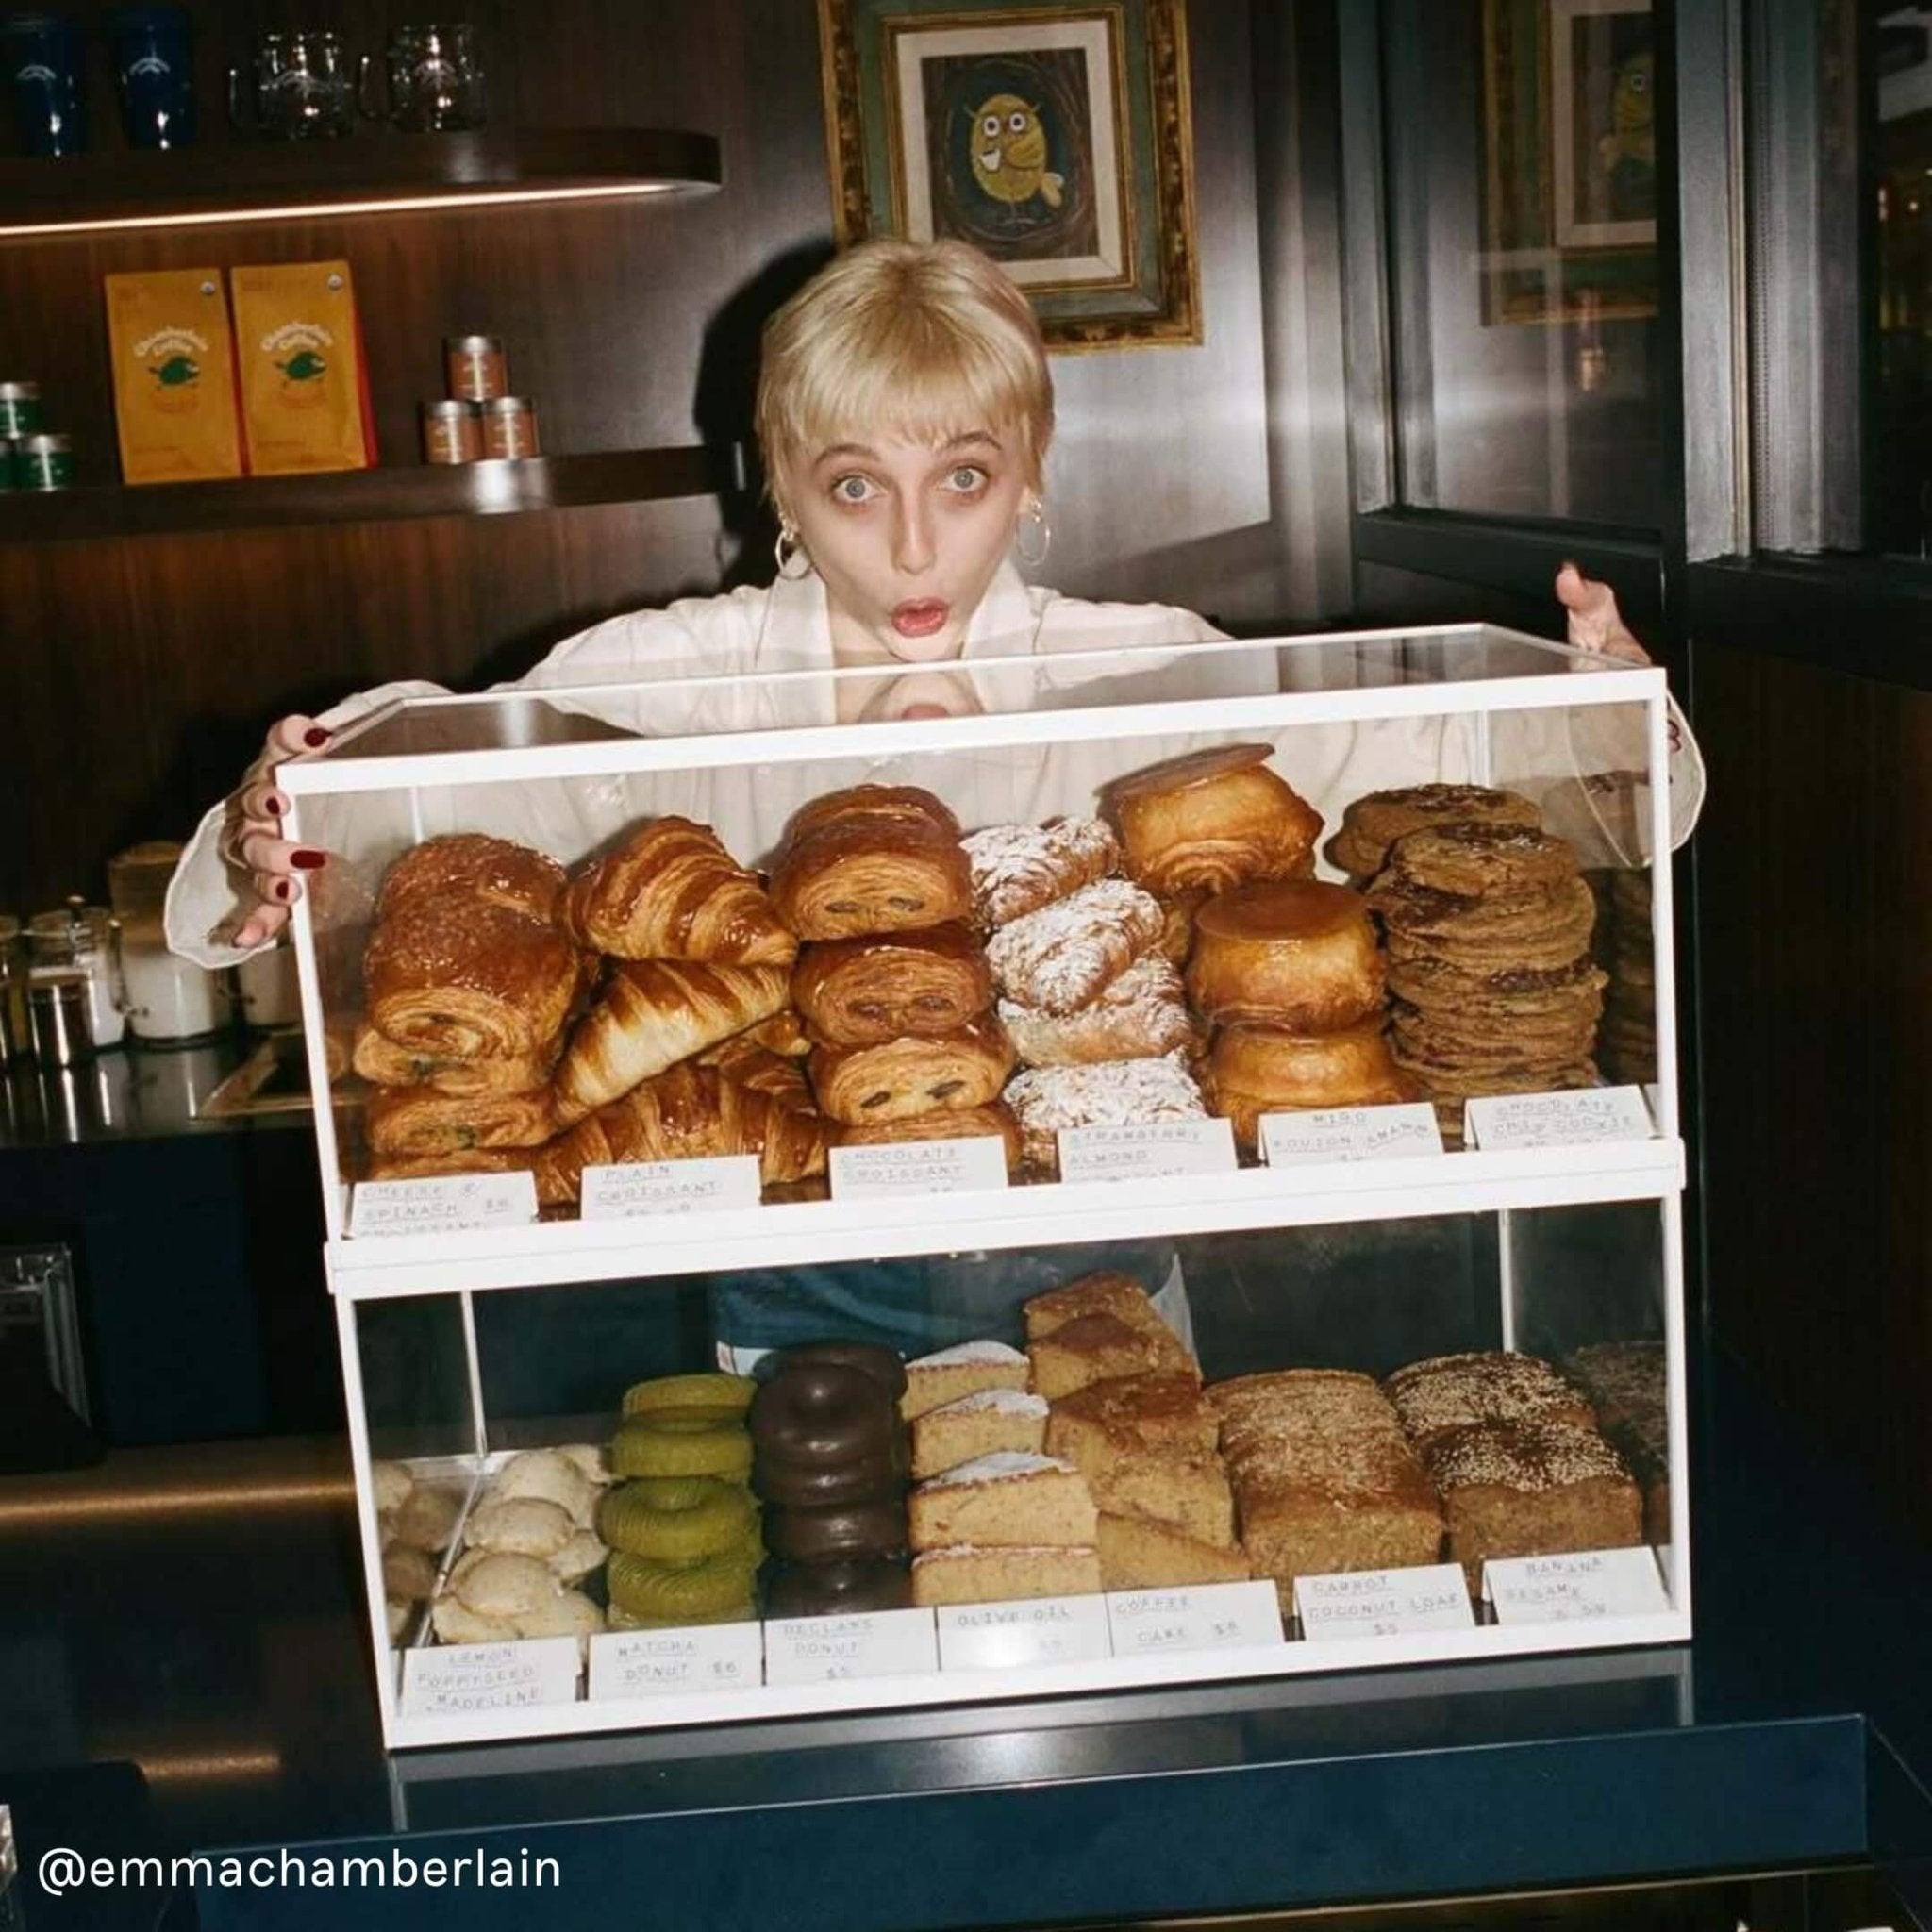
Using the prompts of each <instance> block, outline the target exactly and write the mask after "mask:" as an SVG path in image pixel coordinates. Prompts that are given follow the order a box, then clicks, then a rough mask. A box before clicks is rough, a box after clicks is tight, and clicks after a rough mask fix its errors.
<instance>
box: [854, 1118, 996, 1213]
mask: <svg viewBox="0 0 1932 1932" xmlns="http://www.w3.org/2000/svg"><path fill="white" fill-rule="evenodd" d="M1006 1184H1007V1143H1006V1142H1005V1141H1002V1140H1000V1139H998V1138H997V1137H996V1136H993V1137H989V1136H987V1135H984V1134H975V1135H974V1137H973V1139H971V1140H970V1141H885V1142H882V1143H881V1144H880V1145H878V1146H876V1147H834V1148H833V1149H832V1193H833V1196H834V1197H835V1198H836V1199H838V1200H841V1201H877V1200H882V1199H886V1198H889V1197H890V1196H891V1195H894V1194H964V1193H971V1192H973V1191H975V1190H977V1189H980V1188H1003V1187H1005V1186H1006Z"/></svg>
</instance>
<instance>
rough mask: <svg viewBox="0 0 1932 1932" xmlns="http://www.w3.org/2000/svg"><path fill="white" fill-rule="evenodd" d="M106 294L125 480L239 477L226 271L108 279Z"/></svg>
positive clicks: (239, 449) (181, 271) (196, 270)
mask: <svg viewBox="0 0 1932 1932" xmlns="http://www.w3.org/2000/svg"><path fill="white" fill-rule="evenodd" d="M107 290H108V355H109V358H110V359H111V361H112V365H113V373H114V421H115V424H116V425H117V426H118V428H119V430H120V433H121V475H122V477H123V478H124V480H125V481H126V482H129V483H180V482H185V481H187V480H189V479H190V478H192V477H197V476H239V475H241V474H242V443H241V438H240V436H239V434H238V432H237V428H236V415H235V351H234V342H233V341H232V339H231V337H230V335H229V333H228V304H227V301H226V298H225V296H224V295H223V292H222V272H221V271H220V270H219V269H213V268H188V269H171V270H168V271H165V272H163V273H158V274H154V275H108V277H107Z"/></svg>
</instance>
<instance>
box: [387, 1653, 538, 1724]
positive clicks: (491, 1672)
mask: <svg viewBox="0 0 1932 1932" xmlns="http://www.w3.org/2000/svg"><path fill="white" fill-rule="evenodd" d="M576 1694H577V1641H576V1639H575V1637H535V1638H531V1639H528V1640H527V1641H523V1642H508V1643H458V1644H450V1645H448V1646H447V1647H443V1646H439V1647H438V1648H436V1649H434V1650H407V1651H405V1652H404V1653H403V1708H404V1709H405V1710H406V1711H408V1713H409V1715H410V1716H412V1717H456V1716H459V1715H460V1714H461V1713H463V1712H464V1711H471V1710H529V1709H531V1708H533V1707H536V1706H538V1705H540V1704H574V1703H575V1701H576Z"/></svg>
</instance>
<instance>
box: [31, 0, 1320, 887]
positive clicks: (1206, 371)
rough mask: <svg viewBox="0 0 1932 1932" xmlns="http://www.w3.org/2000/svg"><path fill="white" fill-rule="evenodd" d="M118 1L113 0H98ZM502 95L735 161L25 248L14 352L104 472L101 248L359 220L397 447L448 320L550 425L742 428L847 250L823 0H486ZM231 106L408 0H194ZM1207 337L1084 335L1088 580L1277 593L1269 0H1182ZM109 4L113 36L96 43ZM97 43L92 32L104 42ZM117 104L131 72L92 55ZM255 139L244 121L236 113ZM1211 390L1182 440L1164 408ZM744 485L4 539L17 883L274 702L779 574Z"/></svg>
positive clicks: (1194, 409) (107, 405)
mask: <svg viewBox="0 0 1932 1932" xmlns="http://www.w3.org/2000/svg"><path fill="white" fill-rule="evenodd" d="M80 10H82V11H83V12H86V13H88V14H89V16H90V17H91V18H97V17H98V15H99V13H100V12H101V11H102V10H103V9H102V8H101V7H100V6H92V7H89V6H83V8H81V9H80ZM463 11H464V14H465V17H467V18H470V19H473V20H475V22H476V23H477V24H478V25H479V27H480V29H481V31H482V35H483V39H484V43H485V46H486V49H487V52H488V59H489V68H490V75H491V86H492V95H491V100H492V125H500V126H504V127H511V126H516V127H532V128H544V127H548V128H558V127H587V126H598V125H614V126H641V127H673V128H691V129H696V130H699V131H702V132H707V133H710V134H714V135H716V136H717V137H718V140H719V142H720V145H721V150H722V155H723V170H724V188H723V190H722V192H719V193H718V194H716V195H712V196H708V197H706V198H703V199H701V200H698V201H694V202H690V203H684V204H677V205H671V206H661V205H659V206H653V205H651V204H648V203H637V202H626V203H619V204H612V205H603V206H586V207H577V208H570V207H543V208H534V209H522V210H518V209H491V210H473V211H468V212H458V213H450V212H444V213H441V214H402V215H383V216H373V217H363V218H359V219H355V220H339V221H335V222H325V221H303V222H290V223H287V224H284V225H276V226H268V225H262V226H248V227H237V228H232V229H216V230H202V231H195V232H192V233H175V234H172V235H170V234H165V233H147V234H140V235H130V236H119V237H112V238H100V239H75V240H69V241H62V242H49V243H36V244H23V245H20V246H17V247H9V248H8V249H6V250H0V379H5V380H11V379H19V378H26V379H31V380H38V381H39V382H40V383H41V384H42V389H43V391H44V393H45V397H46V402H47V408H48V412H49V415H50V418H51V419H52V426H55V427H58V428H64V429H67V430H69V431H71V432H72V433H73V434H74V437H75V446H76V453H77V458H78V468H79V478H80V481H81V482H83V483H88V484H103V485H105V484H109V483H111V482H113V480H114V478H115V475H116V462H115V455H114V426H113V413H112V406H111V400H110V394H109V388H108V361H107V345H106V328H105V320H104V315H103V308H102V301H101V276H102V275H104V274H107V273H109V272H111V271H114V270H125V269H142V268H171V267H203V266H210V265H213V266H220V267H232V266H234V265H235V264H237V263H245V262H258V261H285V260H304V259H317V258H333V257H345V258H347V259H348V260H349V261H350V263H351V265H352V268H353V270H354V275H355V280H356V291H357V296H358V306H359V308H360V312H361V316H362V321H363V325H364V331H365V335H366V338H367V345H368V359H369V368H370V376H371V387H372V391H373V400H374V406H375V418H376V425H377V435H378V441H379V445H380V448H381V451H382V455H383V458H384V459H385V461H388V462H392V463H399V462H413V461H414V460H415V458H416V434H417V431H416V405H417V403H418V402H419V400H421V399H422V398H424V397H425V396H429V395H435V394H438V393H440V392H441V380H442V375H441V339H442V337H443V336H444V335H446V334H451V333H458V332H467V331H471V330H487V331H489V332H491V333H493V334H497V335H500V336H502V337H503V338H504V339H505V341H506V343H507V345H508V353H509V357H510V363H511V375H512V380H513V383H514V386H515V388H516V389H517V390H518V391H521V392H524V393H526V394H528V395H530V396H532V397H533V398H534V399H535V400H536V403H537V406H538V408H539V411H540V414H541V423H542V433H543V443H544V448H545V450H546V451H548V452H550V453H552V454H564V453H577V452H590V451H608V450H625V449H633V450H634V449H649V448H663V447H676V446H679V445H685V444H691V443H694V442H703V443H708V444H719V443H724V442H729V441H735V440H739V439H741V438H744V437H745V436H747V435H748V432H749V428H750V420H751V407H752V396H753V388H754V384H755V380H756V366H757V365H756V358H757V345H758V329H759V326H760V325H761V324H762V322H763V320H764V318H765V316H766V315H767V314H769V313H770V311H771V309H772V308H774V307H775V306H776V304H777V303H778V302H779V301H781V300H782V299H783V298H784V296H785V295H787V294H789V293H790V292H791V290H792V289H793V288H795V287H796V286H797V285H798V283H799V282H800V281H802V280H803V279H804V277H805V276H806V275H808V274H809V273H810V272H811V271H812V269H814V268H815V267H816V266H817V265H818V264H819V263H820V262H821V261H822V260H823V259H824V257H825V256H826V255H827V254H828V253H829V249H830V229H831V205H830V198H829V195H828V192H827V190H826V185H825V147H824V118H823V109H822V105H821V94H820V85H819V69H818V36H817V24H816V9H815V8H813V7H812V6H811V5H810V4H809V0H654V4H653V5H650V6H648V7H645V6H639V5H636V4H634V0H556V4H554V5H551V6H546V7H542V8H537V7H524V6H512V5H510V4H508V0H479V4H476V5H466V6H465V8H464V9H463ZM194 12H195V16H196V19H197V21H198V23H199V25H200V30H201V31H200V42H199V56H198V63H199V75H200V80H201V85H202V88H203V96H204V98H203V106H204V118H205V124H206V125H205V128H204V135H205V138H208V139H210V140H219V139H221V138H222V136H221V129H220V127H219V121H220V114H219V102H220V98H221V75H222V70H223V67H224V65H225V62H226V61H227V60H230V59H236V58H240V57H241V56H242V52H243V51H244V49H245V47H246V44H247V40H248V36H249V34H250V33H251V32H252V31H253V30H254V29H255V28H256V27H258V26H262V25H292V24H295V23H297V22H300V23H303V24H309V25H338V26H339V27H340V28H341V30H342V31H343V33H344V36H345V39H346V40H347V42H348V43H349V45H350V47H351V50H352V52H360V51H362V50H364V49H371V48H376V47H379V46H380V45H381V42H382V37H383V35H384V33H385V32H386V31H387V29H388V27H389V25H391V24H393V22H394V20H396V19H398V18H401V17H403V16H402V15H401V14H399V13H398V11H397V9H396V8H394V7H393V6H391V5H388V4H386V0H381V4H379V0H197V4H195V6H194ZM1248 34H1249V8H1248V5H1247V0H1226V4H1225V5H1222V4H1216V5H1215V6H1213V7H1202V8H1195V9H1193V12H1192V16H1191V45H1192V54H1193V72H1194V109H1195V128H1196V160H1197V169H1198V178H1197V189H1198V196H1197V198H1198V203H1199V211H1200V233H1199V245H1200V255H1201V260H1202V274H1203V300H1204V308H1205V313H1206V327H1207V341H1206V342H1205V343H1204V344H1203V345H1202V346H1201V347H1199V348H1191V349H1141V350H1134V351H1129V352H1122V353H1117V354H1101V355H1090V356H1081V357H1072V358H1059V359H1058V362H1057V364H1056V374H1057V376H1058V386H1059V437H1058V445H1057V447H1056V450H1055V453H1054V458H1053V463H1052V467H1051V471H1050V475H1049V483H1050V488H1051V491H1052V497H1053V503H1054V506H1055V510H1056V515H1055V522H1056V525H1057V534H1056V538H1055V544H1054V554H1053V558H1052V560H1051V563H1050V565H1049V567H1048V570H1047V572H1046V575H1047V578H1048V580H1049V581H1052V582H1054V583H1055V584H1057V585H1058V586H1059V588H1061V589H1063V590H1066V591H1075V592H1078V593H1081V594H1085V595H1115V596H1121V595H1145V596H1153V597H1159V598H1162V599H1164V600H1169V601H1173V602H1176V603H1182V604H1189V605H1192V606H1194V607H1196V608H1203V609H1206V610H1208V611H1210V612H1218V613H1222V614H1233V615H1246V616H1248V617H1251V618H1254V617H1259V616H1260V615H1262V614H1263V613H1265V612H1269V611H1274V610H1279V609H1281V608H1284V605H1283V603H1282V601H1281V598H1280V595H1279V584H1280V582H1281V577H1280V575H1279V574H1278V573H1277V569H1276V558H1275V557H1274V545H1275V543H1276V541H1278V540H1277V533H1276V532H1275V531H1274V529H1272V528H1271V525H1270V519H1271V513H1272V512H1271V505H1270V501H1269V494H1268V477H1267V464H1266V448H1265V423H1266V408H1265V403H1264V399H1263V393H1262V391H1263V387H1264V385H1263V378H1262V364H1261V348H1260V325H1259V316H1260V299H1259V278H1258V271H1257V258H1256V256H1257V251H1256V223H1255V182H1254V141H1253V133H1254V117H1253V105H1252V96H1251V91H1250V85H1249V81H1250V75H1249V66H1250V61H1249V38H1248ZM98 40H99V37H98V36H96V43H97V52H98ZM99 64H104V63H99ZM94 106H95V108H96V110H97V111H96V115H95V119H96V123H97V125H98V126H99V127H100V129H101V139H102V141H103V142H104V143H105V144H107V145H108V146H112V145H113V144H114V142H116V140H117V139H118V137H117V136H116V135H115V134H114V132H113V130H112V127H111V119H112V116H111V88H110V85H109V83H108V78H107V75H105V73H104V72H103V73H99V74H97V75H95V89H94ZM233 155H234V165H235V166H236V167H237V168H238V169H245V168H246V167H247V166H248V164H249V149H248V147H247V146H246V145H245V144H238V145H236V146H235V147H234V149H233ZM1177 424H1185V425H1187V434H1186V437H1185V439H1184V440H1182V441H1176V438H1175V435H1174V428H1175V425H1177ZM771 540H772V532H771V529H770V527H769V525H767V524H766V523H765V521H764V520H763V517H762V515H761V513H760V512H759V511H758V507H757V504H756V501H755V500H752V499H744V498H735V497H734V498H718V499H702V500H698V501H696V502H693V503H689V504H662V505H655V506H651V507H648V508H612V509H577V510H572V511H569V512H567V513H555V514H549V513H546V514H540V515H535V516H528V517H500V518H488V519H476V520H463V519H458V518H448V519H432V520H427V521H417V522H412V523H408V524H393V525H377V524H369V525H353V526H346V527H344V526H338V527H333V528H323V529H313V530H291V531H287V532H265V531H257V532H248V533H243V534H237V535H233V536H226V537H212V536H183V537H144V538H139V539H132V540H128V541H104V542H88V543H73V544H59V545H45V546H39V547H35V546H30V545H0V667H4V672H0V675H4V676H5V678H6V681H7V689H8V695H9V698H10V699H11V702H9V703H8V705H7V706H5V707H0V768H4V769H6V770H7V771H8V773H9V774H11V775H13V776H14V777H15V778H16V780H17V786H16V789H17V791H19V792H21V793H23V794H24V795H25V805H24V806H23V807H22V808H21V809H20V811H19V812H18V814H17V815H16V817H15V820H14V823H13V827H12V829H13V832H14V836H13V837H12V838H11V839H9V840H8V841H5V843H4V845H0V909H14V908H17V909H22V910H30V909H33V908H34V907H36V906H38V905H44V904H47V903H51V902H52V901H53V900H54V899H56V898H58V895H59V894H61V893H63V892H66V891H75V890H79V889H86V890H90V891H99V889H100V886H101V883H102V881H101V875H100V867H101V863H102V861H103V860H104V859H105V858H106V857H107V856H108V854H109V853H111V852H112V851H113V850H114V849H115V848H116V847H117V845H119V844H120V843H122V842H125V841H127V840H129V839H132V838H135V837H143V836H158V835H164V834H177V835H178V834H179V833H181V832H183V831H185V830H186V829H187V828H188V827H189V826H190V825H191V824H192V822H193V820H194V818H195V816H196V814H197V812H198V810H199V808H202V807H203V806H204V805H205V804H206V803H207V802H208V801H209V800H211V799H212V798H213V797H214V796H216V795H217V794H218V793H219V792H220V791H223V790H225V788H226V786H227V785H228V784H229V783H231V782H232V780H233V776H234V774H235V772H236V771H237V769H238V767H239V764H240V763H241V761H242V759H243V758H245V757H246V756H247V755H248V754H249V752H250V750H251V749H252V747H253V746H254V744H255V743H256V742H258V738H259V733H260V731H261V728H262V727H263V725H264V724H266V723H268V722H269V721H270V720H271V719H272V718H273V717H275V715H277V714H279V713H281V712H283V711H286V710H289V709H292V708H313V707H315V706H318V705H321V704H325V703H326V702H328V701H329V700H331V699H333V698H335V697H338V696H340V695H341V693H342V692H343V691H349V690H354V689H357V688H358V687H361V686H365V685H367V684H370V683H372V682H375V681H377V680H380V679H383V678H388V677H395V676H405V675H418V676H430V677H436V678H440V679H442V680H444V681H449V682H455V683H474V682H479V681H483V680H486V679H490V678H498V677H506V676H513V675H516V674H517V673H518V672H520V671H521V670H523V669H524V668H525V667H526V666H527V664H528V663H529V662H531V661H532V660H533V659H534V658H536V657H537V656H539V655H541V651H542V650H543V649H544V648H545V647H547V646H548V645H549V644H551V643H553V642H554V641H557V640H558V639H559V638H561V637H564V636H567V635H568V634H569V633H570V632H571V631H572V630H573V629H574V628H575V627H577V626H578V625H581V624H584V623H587V622H590V621H591V620H594V619H595V618H597V617H600V616H605V615H608V614H609V613H610V612H612V611H614V610H619V609H624V608H638V607H640V606H642V605H646V604H650V603H654V602H658V601H661V600H663V599H664V598H667V597H670V596H673V595H676V594H688V593H695V592H704V591H713V590H716V589H717V588H719V587H720V585H721V584H722V583H724V582H728V581H734V580H740V579H744V578H750V579H755V580H762V579H764V578H765V577H768V576H769V575H770V569H771V564H770V544H771Z"/></svg>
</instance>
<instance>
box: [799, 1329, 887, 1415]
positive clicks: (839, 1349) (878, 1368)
mask: <svg viewBox="0 0 1932 1932" xmlns="http://www.w3.org/2000/svg"><path fill="white" fill-rule="evenodd" d="M808 1362H836V1363H837V1364H838V1365H839V1366H840V1367H841V1368H845V1369H857V1370H858V1371H859V1372H860V1374H866V1375H870V1376H871V1377H872V1378H873V1380H874V1382H876V1383H877V1384H878V1385H879V1386H880V1387H881V1388H882V1389H883V1390H884V1391H886V1394H887V1396H888V1397H889V1398H890V1399H891V1401H893V1402H897V1401H898V1399H899V1398H900V1396H902V1395H903V1394H905V1392H906V1364H905V1363H904V1362H903V1361H901V1360H900V1359H899V1357H898V1356H897V1355H895V1354H894V1353H893V1352H892V1350H891V1349H890V1348H888V1347H886V1346H885V1345H884V1343H883V1342H877V1341H805V1342H801V1343H799V1345H798V1346H797V1347H796V1348H787V1349H782V1350H780V1352H779V1353H778V1355H777V1357H775V1373H776V1374H781V1375H782V1374H786V1373H788V1372H789V1371H790V1370H791V1369H793V1368H799V1367H803V1366H804V1365H805V1364H807V1363H808Z"/></svg>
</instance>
